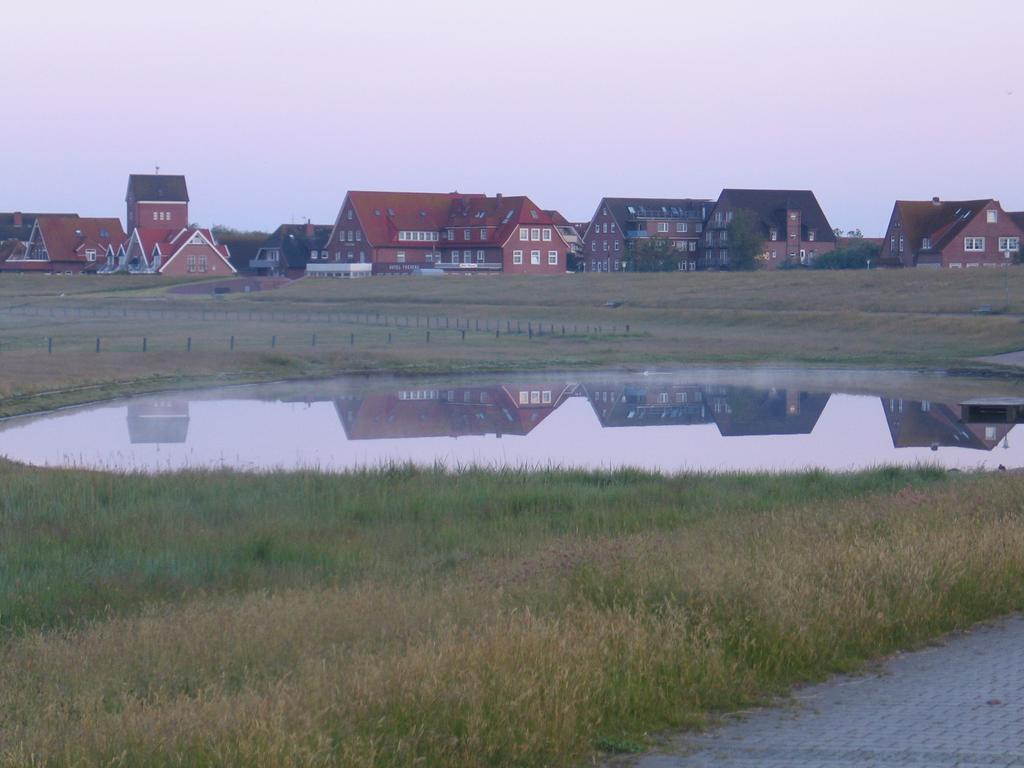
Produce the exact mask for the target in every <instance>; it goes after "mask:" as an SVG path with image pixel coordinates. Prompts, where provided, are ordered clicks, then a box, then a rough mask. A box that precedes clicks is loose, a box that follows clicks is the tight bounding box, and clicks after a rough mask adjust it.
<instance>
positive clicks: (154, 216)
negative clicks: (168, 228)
mask: <svg viewBox="0 0 1024 768" xmlns="http://www.w3.org/2000/svg"><path fill="white" fill-rule="evenodd" d="M153 221H157V215H156V211H153Z"/></svg>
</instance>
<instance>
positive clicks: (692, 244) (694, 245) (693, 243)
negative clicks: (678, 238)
mask: <svg viewBox="0 0 1024 768" xmlns="http://www.w3.org/2000/svg"><path fill="white" fill-rule="evenodd" d="M696 250H697V241H696V240H691V241H690V253H694V252H696Z"/></svg>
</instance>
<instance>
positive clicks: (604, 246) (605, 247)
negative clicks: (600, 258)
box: [602, 240, 608, 251]
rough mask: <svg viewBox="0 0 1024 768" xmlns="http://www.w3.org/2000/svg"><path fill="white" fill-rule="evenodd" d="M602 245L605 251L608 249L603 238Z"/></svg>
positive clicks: (606, 242)
mask: <svg viewBox="0 0 1024 768" xmlns="http://www.w3.org/2000/svg"><path fill="white" fill-rule="evenodd" d="M602 246H603V248H604V250H605V251H607V250H608V241H607V240H605V241H604V243H602Z"/></svg>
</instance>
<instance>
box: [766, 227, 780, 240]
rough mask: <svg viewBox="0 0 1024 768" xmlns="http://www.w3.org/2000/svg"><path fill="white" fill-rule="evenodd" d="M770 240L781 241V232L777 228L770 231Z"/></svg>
mask: <svg viewBox="0 0 1024 768" xmlns="http://www.w3.org/2000/svg"><path fill="white" fill-rule="evenodd" d="M768 239H769V240H778V239H779V230H777V229H776V228H775V227H772V228H771V229H769V230H768Z"/></svg>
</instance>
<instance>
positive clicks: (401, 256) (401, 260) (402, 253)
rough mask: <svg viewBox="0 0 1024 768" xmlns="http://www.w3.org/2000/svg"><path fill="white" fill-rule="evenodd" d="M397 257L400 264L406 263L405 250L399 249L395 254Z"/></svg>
mask: <svg viewBox="0 0 1024 768" xmlns="http://www.w3.org/2000/svg"><path fill="white" fill-rule="evenodd" d="M395 259H396V260H397V261H398V263H399V264H405V251H399V252H398V253H396V254H395Z"/></svg>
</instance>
